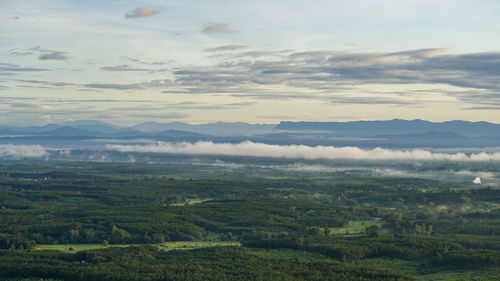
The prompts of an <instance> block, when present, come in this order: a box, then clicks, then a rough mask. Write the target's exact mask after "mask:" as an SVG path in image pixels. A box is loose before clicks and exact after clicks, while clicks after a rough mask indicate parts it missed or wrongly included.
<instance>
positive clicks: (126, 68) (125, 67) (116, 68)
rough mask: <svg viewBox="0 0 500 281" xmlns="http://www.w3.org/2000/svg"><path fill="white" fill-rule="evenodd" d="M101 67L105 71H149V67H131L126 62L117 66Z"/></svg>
mask: <svg viewBox="0 0 500 281" xmlns="http://www.w3.org/2000/svg"><path fill="white" fill-rule="evenodd" d="M101 69H102V70H106V71H151V70H150V69H145V68H133V67H130V66H129V65H127V64H122V65H117V66H105V67H101Z"/></svg>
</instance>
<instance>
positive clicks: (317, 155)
mask: <svg viewBox="0 0 500 281" xmlns="http://www.w3.org/2000/svg"><path fill="white" fill-rule="evenodd" d="M106 149H109V150H115V151H119V152H141V153H174V154H198V155H227V156H253V157H273V158H302V159H351V160H367V161H369V160H445V161H500V153H499V152H496V153H485V152H481V153H472V154H465V153H461V152H460V153H437V152H431V151H428V150H424V149H412V150H392V149H384V148H374V149H362V148H359V147H334V146H306V145H274V144H265V143H255V142H251V141H244V142H241V143H236V144H233V143H214V142H211V141H199V142H195V143H189V142H180V143H171V142H157V143H154V144H145V145H117V144H108V145H106Z"/></svg>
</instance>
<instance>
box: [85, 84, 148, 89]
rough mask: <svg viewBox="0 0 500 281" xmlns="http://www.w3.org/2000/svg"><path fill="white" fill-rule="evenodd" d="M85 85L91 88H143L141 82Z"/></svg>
mask: <svg viewBox="0 0 500 281" xmlns="http://www.w3.org/2000/svg"><path fill="white" fill-rule="evenodd" d="M85 87H87V88H92V89H114V90H137V89H143V88H144V86H143V84H113V83H90V84H85Z"/></svg>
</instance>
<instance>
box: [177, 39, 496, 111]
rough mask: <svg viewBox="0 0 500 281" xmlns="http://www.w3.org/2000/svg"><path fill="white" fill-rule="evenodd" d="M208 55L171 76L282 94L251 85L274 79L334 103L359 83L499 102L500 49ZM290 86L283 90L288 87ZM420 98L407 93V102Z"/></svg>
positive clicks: (197, 84) (206, 86)
mask: <svg viewBox="0 0 500 281" xmlns="http://www.w3.org/2000/svg"><path fill="white" fill-rule="evenodd" d="M212 57H213V58H220V62H219V63H218V64H216V65H214V66H212V67H207V66H198V67H197V66H189V68H187V67H186V68H179V69H178V70H177V71H175V72H174V75H175V76H176V82H177V83H178V84H179V85H181V86H183V87H185V89H186V90H187V91H189V92H191V93H210V92H212V91H213V93H222V92H227V91H233V92H238V93H240V94H253V95H258V96H260V97H261V98H267V99H276V98H279V99H281V98H284V95H283V93H282V92H277V91H274V92H266V91H265V90H262V89H256V88H262V87H263V86H272V85H278V86H280V87H281V86H284V87H287V88H288V89H290V90H293V89H294V88H295V89H297V92H298V93H302V94H301V96H302V97H297V98H313V99H322V100H324V99H326V100H328V99H329V98H333V99H335V102H340V103H342V100H341V99H336V98H335V97H340V95H341V94H339V93H340V92H341V91H343V92H344V93H346V92H349V91H350V92H353V91H354V92H358V93H359V91H358V89H361V88H360V87H363V86H364V85H408V84H416V85H425V86H427V85H436V89H435V90H429V91H427V92H426V93H418V92H417V91H415V92H412V93H411V94H412V95H414V96H416V95H423V94H429V93H435V94H440V95H448V96H452V97H454V98H457V99H459V100H461V101H462V102H466V103H469V104H474V105H476V106H477V105H487V106H488V108H478V107H475V108H474V107H473V108H469V109H490V110H491V109H494V107H495V106H499V105H500V83H499V82H498V73H499V72H500V52H484V53H468V54H449V53H447V49H444V48H433V49H429V48H428V49H417V50H403V51H398V52H347V51H331V50H319V51H305V52H296V51H292V52H279V51H276V52H273V51H259V50H257V51H251V52H235V53H224V54H216V55H215V56H212ZM242 58H244V59H242ZM448 86H452V87H455V90H452V91H450V90H449V89H448V88H449V87H448ZM302 89H305V90H310V94H309V95H304V94H303V91H302ZM290 90H288V91H287V92H288V93H290ZM362 92H363V95H362V96H361V97H352V98H351V99H346V100H345V101H346V102H345V103H350V102H352V101H355V103H359V101H361V100H362V99H363V98H365V97H369V96H370V93H368V92H367V90H366V89H364V88H363V90H362ZM372 92H373V93H374V94H375V95H374V96H372V98H373V99H378V98H379V97H381V93H387V94H391V97H390V98H387V97H386V98H383V100H381V103H392V102H393V101H396V103H395V104H401V103H399V102H397V100H404V99H406V100H409V99H408V98H404V95H408V93H394V92H393V91H390V92H388V91H387V90H373V91H372ZM344 95H345V94H344ZM285 96H289V95H285ZM356 99H357V100H358V101H356ZM388 101H389V102H388ZM370 102H374V101H373V100H372V101H370ZM421 102H422V101H420V100H415V99H413V101H412V102H411V103H412V104H415V103H421ZM375 103H376V102H375Z"/></svg>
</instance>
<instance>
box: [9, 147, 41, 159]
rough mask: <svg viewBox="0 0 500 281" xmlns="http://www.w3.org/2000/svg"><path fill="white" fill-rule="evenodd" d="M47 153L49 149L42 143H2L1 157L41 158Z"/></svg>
mask: <svg viewBox="0 0 500 281" xmlns="http://www.w3.org/2000/svg"><path fill="white" fill-rule="evenodd" d="M46 155H47V150H46V149H45V148H43V147H42V146H40V145H14V144H7V145H0V157H7V158H40V157H43V156H46Z"/></svg>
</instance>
